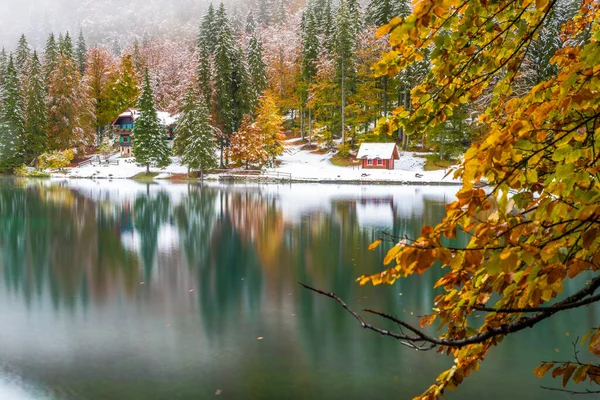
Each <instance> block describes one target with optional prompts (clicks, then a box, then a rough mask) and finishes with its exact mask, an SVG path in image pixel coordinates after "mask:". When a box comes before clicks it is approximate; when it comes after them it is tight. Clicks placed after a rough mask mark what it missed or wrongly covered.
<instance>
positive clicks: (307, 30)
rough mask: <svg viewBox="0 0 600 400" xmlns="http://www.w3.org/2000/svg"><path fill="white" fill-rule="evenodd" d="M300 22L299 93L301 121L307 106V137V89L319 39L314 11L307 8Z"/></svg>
mask: <svg viewBox="0 0 600 400" xmlns="http://www.w3.org/2000/svg"><path fill="white" fill-rule="evenodd" d="M302 20H303V24H302V32H301V35H302V59H301V79H302V84H301V85H300V86H299V92H300V93H299V94H300V99H301V102H302V113H303V115H302V121H304V118H305V114H304V113H305V111H304V110H305V109H307V108H308V115H307V117H308V124H306V125H308V131H309V138H312V135H311V133H312V109H311V108H310V107H308V91H309V89H310V87H311V86H312V84H313V79H314V77H315V76H316V75H317V61H318V59H319V52H320V41H319V36H318V31H317V20H316V18H315V15H314V12H313V11H312V10H310V9H307V10H306V11H305V12H304V13H303V17H302ZM306 125H304V124H303V126H302V127H303V129H302V138H303V139H304V131H305V129H304V127H305V126H306Z"/></svg>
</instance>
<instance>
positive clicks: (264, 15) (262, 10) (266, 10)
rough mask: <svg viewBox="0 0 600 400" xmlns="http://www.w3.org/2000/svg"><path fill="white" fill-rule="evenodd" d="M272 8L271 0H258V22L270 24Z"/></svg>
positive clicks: (265, 24)
mask: <svg viewBox="0 0 600 400" xmlns="http://www.w3.org/2000/svg"><path fill="white" fill-rule="evenodd" d="M272 10H273V1H272V0H258V23H259V24H261V25H264V26H270V25H271V22H272V19H271V13H272Z"/></svg>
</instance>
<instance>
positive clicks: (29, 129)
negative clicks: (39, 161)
mask: <svg viewBox="0 0 600 400" xmlns="http://www.w3.org/2000/svg"><path fill="white" fill-rule="evenodd" d="M28 81H29V84H28V85H27V92H26V96H25V99H26V105H25V143H26V146H25V156H26V161H27V162H30V161H32V160H35V159H36V158H37V157H38V156H39V155H40V154H42V153H44V152H45V151H46V150H47V148H48V134H47V132H46V129H47V127H48V126H47V122H48V118H47V110H46V102H45V98H46V85H45V83H44V76H43V71H42V65H41V63H40V59H39V58H38V55H37V52H36V51H34V52H33V57H32V58H31V65H30V67H29V73H28Z"/></svg>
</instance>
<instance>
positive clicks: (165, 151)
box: [133, 70, 171, 173]
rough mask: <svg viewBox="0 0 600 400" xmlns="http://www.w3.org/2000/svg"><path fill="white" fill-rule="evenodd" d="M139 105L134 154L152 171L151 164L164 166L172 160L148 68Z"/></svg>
mask: <svg viewBox="0 0 600 400" xmlns="http://www.w3.org/2000/svg"><path fill="white" fill-rule="evenodd" d="M137 107H138V108H139V110H140V115H139V117H138V118H137V119H136V120H135V126H134V128H133V155H134V157H135V161H136V163H137V164H139V165H145V166H146V173H150V164H156V166H157V167H158V168H162V167H166V166H167V165H169V164H170V163H171V160H170V159H169V156H170V149H169V146H168V144H167V141H166V140H165V132H164V127H161V125H160V123H159V120H158V115H157V113H156V106H155V105H154V97H153V94H152V87H151V86H150V77H149V76H148V70H146V71H145V72H144V79H143V85H142V94H141V96H140V98H139V100H138V104H137Z"/></svg>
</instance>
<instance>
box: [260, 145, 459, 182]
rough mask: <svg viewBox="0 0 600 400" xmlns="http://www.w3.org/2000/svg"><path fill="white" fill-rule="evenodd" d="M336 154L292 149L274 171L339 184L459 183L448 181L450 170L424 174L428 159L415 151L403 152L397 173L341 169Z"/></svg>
mask: <svg viewBox="0 0 600 400" xmlns="http://www.w3.org/2000/svg"><path fill="white" fill-rule="evenodd" d="M332 155H333V154H331V153H327V154H316V153H311V152H308V151H304V150H300V146H288V147H286V152H285V153H284V154H283V155H282V156H281V157H280V158H279V159H280V160H281V161H282V163H281V165H280V166H279V167H277V168H272V169H269V171H272V172H284V173H289V174H291V175H292V179H294V180H306V181H314V182H320V181H336V182H375V181H377V182H380V181H381V182H406V183H458V182H457V181H454V180H453V179H452V177H450V176H449V177H447V178H444V176H445V175H446V172H447V171H444V170H441V171H424V170H423V167H424V165H425V159H424V158H419V157H415V156H414V155H413V153H411V152H401V153H400V160H396V161H395V162H394V168H395V169H394V170H374V169H362V168H361V167H360V166H354V167H338V166H336V165H333V164H332V163H331V157H332Z"/></svg>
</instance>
